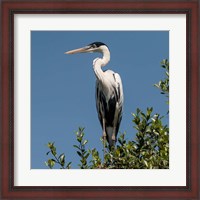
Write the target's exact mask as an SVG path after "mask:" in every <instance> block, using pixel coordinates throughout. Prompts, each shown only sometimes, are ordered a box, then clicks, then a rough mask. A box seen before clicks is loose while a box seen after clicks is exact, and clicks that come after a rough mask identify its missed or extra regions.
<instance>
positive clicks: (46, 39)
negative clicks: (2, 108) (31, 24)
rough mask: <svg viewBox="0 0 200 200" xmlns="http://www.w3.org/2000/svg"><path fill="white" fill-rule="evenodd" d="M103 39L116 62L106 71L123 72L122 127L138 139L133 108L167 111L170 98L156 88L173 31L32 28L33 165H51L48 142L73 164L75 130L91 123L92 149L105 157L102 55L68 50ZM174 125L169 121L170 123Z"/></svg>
mask: <svg viewBox="0 0 200 200" xmlns="http://www.w3.org/2000/svg"><path fill="white" fill-rule="evenodd" d="M95 41H99V42H103V43H105V44H107V46H108V47H109V49H110V51H111V60H110V62H109V63H108V65H107V66H105V67H104V69H111V70H113V71H114V72H117V73H119V74H120V76H121V78H122V82H123V89H124V112H123V118H122V122H121V126H120V128H119V131H120V132H124V131H126V133H127V134H126V138H127V139H130V140H131V139H134V138H135V133H136V131H135V130H134V129H133V123H132V115H131V113H132V112H135V111H136V109H137V108H140V109H142V110H143V111H146V108H147V107H153V108H154V112H155V113H160V114H162V115H165V114H166V112H167V110H168V106H167V105H166V103H165V101H166V98H165V97H164V96H163V95H161V94H160V92H159V90H158V89H157V88H155V87H154V86H153V84H155V83H157V82H158V81H159V80H161V79H163V78H164V77H165V76H164V70H163V69H162V68H161V67H160V62H161V61H162V60H163V59H168V58H169V32H168V31H32V32H31V168H33V169H43V168H44V169H48V168H47V167H46V166H45V163H44V162H45V161H46V160H47V159H48V158H50V157H49V156H47V155H46V152H47V151H48V148H47V143H48V142H55V145H56V147H57V152H58V153H65V155H66V161H67V162H69V161H72V168H78V166H77V165H78V163H79V157H78V155H77V153H76V150H75V148H74V147H73V145H74V144H77V143H76V136H75V131H76V130H78V127H80V126H81V127H85V138H86V139H88V140H89V142H88V144H87V146H86V147H88V148H90V149H92V148H96V149H97V150H98V151H99V152H100V153H101V156H102V143H101V141H100V137H101V136H102V130H101V126H100V123H99V121H98V117H97V112H96V104H95V80H96V77H95V75H94V72H93V67H92V61H93V60H94V59H95V58H96V57H100V56H101V55H100V54H98V53H85V54H74V55H66V54H64V52H65V51H68V50H72V49H75V48H79V47H83V46H85V45H87V44H89V43H92V42H95ZM165 123H168V120H166V121H165Z"/></svg>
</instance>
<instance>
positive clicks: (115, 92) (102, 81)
mask: <svg viewBox="0 0 200 200" xmlns="http://www.w3.org/2000/svg"><path fill="white" fill-rule="evenodd" d="M93 52H94V53H95V52H97V53H101V54H102V57H101V58H99V57H97V58H95V59H94V60H93V70H94V74H95V76H96V95H95V96H96V109H97V113H98V118H99V121H100V124H101V127H102V135H103V142H104V155H105V140H107V142H108V144H109V149H110V150H111V149H112V147H115V144H116V142H117V134H118V131H119V127H120V123H121V120H122V112H123V103H124V95H123V86H122V80H121V77H120V75H119V74H118V73H115V72H114V71H112V70H104V71H103V70H102V68H103V67H104V66H106V65H107V64H108V63H109V61H110V50H109V48H108V46H107V45H106V44H104V43H103V42H93V43H91V44H88V45H86V46H85V47H82V48H78V49H74V50H70V51H67V52H65V54H76V53H93Z"/></svg>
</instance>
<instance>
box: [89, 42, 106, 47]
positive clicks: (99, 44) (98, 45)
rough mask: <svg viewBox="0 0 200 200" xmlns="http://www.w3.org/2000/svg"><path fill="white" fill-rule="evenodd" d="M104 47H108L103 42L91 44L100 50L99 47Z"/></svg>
mask: <svg viewBox="0 0 200 200" xmlns="http://www.w3.org/2000/svg"><path fill="white" fill-rule="evenodd" d="M103 45H105V46H107V45H106V44H104V43H103V42H93V43H91V44H89V46H91V47H93V48H98V47H100V46H103Z"/></svg>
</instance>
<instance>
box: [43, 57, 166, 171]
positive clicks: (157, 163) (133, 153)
mask: <svg viewBox="0 0 200 200" xmlns="http://www.w3.org/2000/svg"><path fill="white" fill-rule="evenodd" d="M161 66H162V67H163V68H164V69H165V75H166V77H165V79H164V80H161V81H159V82H158V83H157V84H154V86H155V87H157V88H159V89H160V90H161V94H164V95H165V96H166V98H167V104H169V62H168V60H163V61H162V62H161ZM132 117H133V120H132V122H133V125H134V126H133V127H134V129H135V130H136V138H135V139H133V140H130V141H128V140H126V138H125V137H126V133H122V134H120V135H119V137H118V143H117V145H116V147H113V148H112V149H111V150H109V148H108V145H107V144H106V151H105V156H104V158H103V160H102V159H101V158H100V156H99V152H98V151H97V150H96V149H95V148H94V149H92V150H90V149H86V145H87V143H88V140H86V139H84V136H85V133H84V128H79V129H78V131H77V132H76V140H77V144H76V145H74V148H75V149H76V151H77V155H78V156H79V158H80V164H79V167H80V169H168V168H169V128H168V126H167V125H163V122H162V120H163V118H164V117H166V116H160V115H159V114H158V113H153V108H152V107H150V108H147V109H146V111H145V112H143V111H141V110H140V109H139V108H137V109H136V112H135V113H132ZM167 117H168V115H167ZM47 146H48V148H49V151H48V152H47V155H51V156H52V157H53V158H50V159H48V160H47V161H46V162H45V164H46V166H48V167H49V168H50V169H52V168H53V167H54V166H55V165H56V164H57V165H59V166H60V168H61V169H70V168H71V162H66V159H65V154H63V153H62V154H60V155H57V151H56V146H55V144H54V143H51V142H49V143H48V145H47ZM89 159H90V160H89Z"/></svg>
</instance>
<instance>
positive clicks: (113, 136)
mask: <svg viewBox="0 0 200 200" xmlns="http://www.w3.org/2000/svg"><path fill="white" fill-rule="evenodd" d="M115 132H116V126H114V127H113V133H112V141H113V143H114V144H115V141H116V137H115Z"/></svg>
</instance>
